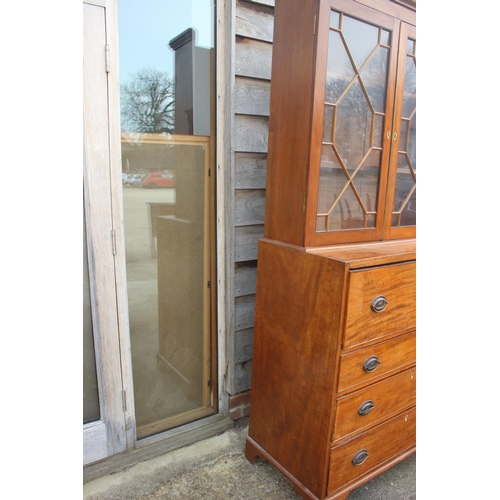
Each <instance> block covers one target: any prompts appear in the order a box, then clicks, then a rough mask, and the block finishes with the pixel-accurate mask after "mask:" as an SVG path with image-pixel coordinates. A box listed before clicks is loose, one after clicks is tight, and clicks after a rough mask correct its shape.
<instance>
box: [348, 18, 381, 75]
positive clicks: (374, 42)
mask: <svg viewBox="0 0 500 500" xmlns="http://www.w3.org/2000/svg"><path fill="white" fill-rule="evenodd" d="M342 33H343V34H344V37H345V39H346V42H347V47H348V48H349V51H350V53H351V56H352V58H353V59H354V64H355V65H356V69H357V70H358V71H359V70H360V69H361V67H362V66H363V64H364V63H365V62H366V60H367V59H368V57H369V56H370V54H371V53H372V52H373V51H374V50H375V49H376V48H377V46H378V33H379V28H377V27H375V26H372V25H371V24H368V23H363V22H361V21H358V20H357V19H354V18H352V17H349V16H346V15H344V16H343V17H342Z"/></svg>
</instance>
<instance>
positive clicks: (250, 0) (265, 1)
mask: <svg viewBox="0 0 500 500" xmlns="http://www.w3.org/2000/svg"><path fill="white" fill-rule="evenodd" d="M245 2H248V3H260V4H262V5H269V6H271V7H274V0H245Z"/></svg>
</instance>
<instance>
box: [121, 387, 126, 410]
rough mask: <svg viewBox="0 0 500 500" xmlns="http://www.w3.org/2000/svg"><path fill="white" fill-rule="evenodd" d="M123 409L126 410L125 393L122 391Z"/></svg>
mask: <svg viewBox="0 0 500 500" xmlns="http://www.w3.org/2000/svg"><path fill="white" fill-rule="evenodd" d="M122 402H123V411H127V393H126V392H125V391H122Z"/></svg>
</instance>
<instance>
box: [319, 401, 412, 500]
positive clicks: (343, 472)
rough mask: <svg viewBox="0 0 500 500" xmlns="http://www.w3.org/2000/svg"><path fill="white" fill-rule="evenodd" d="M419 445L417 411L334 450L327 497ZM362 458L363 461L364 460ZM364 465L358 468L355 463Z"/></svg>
mask: <svg viewBox="0 0 500 500" xmlns="http://www.w3.org/2000/svg"><path fill="white" fill-rule="evenodd" d="M415 443H416V411H415V408H412V409H411V410H408V411H406V412H404V413H401V414H400V415H398V416H397V417H394V418H392V419H390V420H388V421H387V422H385V423H384V424H381V425H379V426H378V427H375V428H373V429H371V430H369V431H367V432H365V433H364V434H362V435H360V436H358V437H356V438H354V439H352V440H351V441H349V442H348V443H346V444H344V445H341V446H337V447H335V448H332V450H331V452H330V466H329V474H328V494H331V493H333V492H334V491H335V490H337V489H339V488H341V487H343V486H345V485H346V483H349V482H350V481H353V480H354V479H356V478H357V477H359V476H361V475H363V474H366V473H368V472H370V471H371V470H373V469H375V468H376V467H378V466H379V465H382V464H383V463H384V462H386V461H387V460H389V459H391V458H392V457H395V456H396V455H399V454H400V453H403V452H404V451H407V450H410V449H411V448H412V447H413V446H415ZM363 457H366V458H364V460H363ZM357 462H361V463H359V464H358V465H355V463H357Z"/></svg>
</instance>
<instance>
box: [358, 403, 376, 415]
mask: <svg viewBox="0 0 500 500" xmlns="http://www.w3.org/2000/svg"><path fill="white" fill-rule="evenodd" d="M373 408H375V404H374V403H373V401H370V400H368V401H365V402H364V403H363V404H362V405H361V406H360V407H359V409H358V415H359V416H360V417H364V416H365V415H368V413H370V412H371V411H372V410H373Z"/></svg>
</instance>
